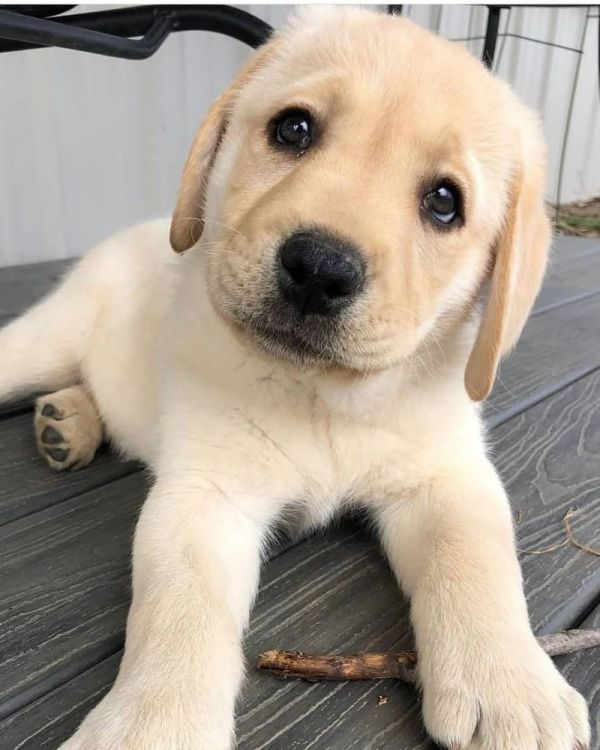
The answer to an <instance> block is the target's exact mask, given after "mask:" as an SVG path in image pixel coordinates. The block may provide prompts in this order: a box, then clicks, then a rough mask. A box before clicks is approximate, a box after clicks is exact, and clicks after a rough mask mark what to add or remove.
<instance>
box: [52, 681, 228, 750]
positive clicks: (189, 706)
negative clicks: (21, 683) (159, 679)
mask: <svg viewBox="0 0 600 750" xmlns="http://www.w3.org/2000/svg"><path fill="white" fill-rule="evenodd" d="M178 698H179V701H178V700H174V699H172V698H171V697H169V696H168V695H163V694H161V693H160V691H158V692H157V694H150V695H144V694H140V693H137V691H136V689H135V688H131V687H129V686H125V688H124V689H123V691H122V692H121V691H119V690H118V689H116V688H113V690H111V692H110V693H108V695H106V696H105V697H104V699H103V700H102V701H101V702H100V703H99V704H98V705H97V706H96V708H94V709H93V710H92V711H91V712H90V713H89V714H88V715H87V717H86V718H85V720H84V721H83V723H82V724H81V726H80V727H79V729H78V730H77V731H76V732H75V734H74V735H73V736H72V737H71V738H70V739H69V740H67V741H66V742H65V743H64V744H62V745H61V746H60V748H59V750H231V748H232V747H233V744H234V742H233V712H232V713H231V715H230V716H225V715H223V711H222V710H221V707H220V706H218V705H216V704H213V706H214V711H212V710H208V706H209V704H210V698H209V699H207V700H205V701H202V700H201V699H199V700H198V701H197V703H189V702H187V701H186V700H185V698H184V699H183V700H181V698H182V696H181V695H180V696H178ZM202 709H204V711H203V710H202Z"/></svg>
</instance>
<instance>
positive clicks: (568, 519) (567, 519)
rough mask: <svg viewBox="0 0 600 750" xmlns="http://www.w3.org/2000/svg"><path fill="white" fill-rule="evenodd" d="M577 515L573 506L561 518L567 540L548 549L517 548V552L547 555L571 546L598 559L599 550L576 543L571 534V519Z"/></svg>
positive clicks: (576, 509) (573, 535)
mask: <svg viewBox="0 0 600 750" xmlns="http://www.w3.org/2000/svg"><path fill="white" fill-rule="evenodd" d="M577 513H578V508H575V507H574V506H573V507H571V508H569V510H568V511H567V512H566V513H565V515H564V517H563V524H564V527H565V534H566V535H567V538H566V539H564V540H563V541H562V542H557V543H556V544H552V545H550V546H549V547H544V548H542V549H519V548H517V552H520V553H522V554H524V555H547V554H548V552H554V551H555V550H557V549H560V548H561V547H566V546H567V544H572V545H573V547H577V549H580V550H582V551H583V552H587V553H588V555H596V556H597V557H600V550H598V549H594V547H589V546H588V545H587V544H583V543H582V542H579V541H577V539H576V538H575V534H574V533H573V529H572V528H571V518H573V516H575V515H577Z"/></svg>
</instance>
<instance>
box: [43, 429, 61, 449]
mask: <svg viewBox="0 0 600 750" xmlns="http://www.w3.org/2000/svg"><path fill="white" fill-rule="evenodd" d="M62 442H63V436H62V434H61V433H60V432H59V431H58V430H56V429H54V427H52V426H51V425H48V426H47V427H44V431H43V432H42V443H48V444H49V445H56V443H62Z"/></svg>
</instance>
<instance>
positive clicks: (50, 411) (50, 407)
mask: <svg viewBox="0 0 600 750" xmlns="http://www.w3.org/2000/svg"><path fill="white" fill-rule="evenodd" d="M55 414H56V407H55V406H54V404H44V408H43V409H42V416H44V417H53V416H54V415H55Z"/></svg>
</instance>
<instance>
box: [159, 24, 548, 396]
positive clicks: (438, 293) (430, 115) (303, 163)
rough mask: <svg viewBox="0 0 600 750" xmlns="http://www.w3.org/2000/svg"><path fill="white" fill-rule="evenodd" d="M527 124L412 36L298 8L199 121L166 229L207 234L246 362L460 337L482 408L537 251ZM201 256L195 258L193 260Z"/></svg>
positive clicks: (391, 360)
mask: <svg viewBox="0 0 600 750" xmlns="http://www.w3.org/2000/svg"><path fill="white" fill-rule="evenodd" d="M543 186H544V148H543V142H542V138H541V135H540V129H539V125H538V123H537V121H536V118H535V117H534V116H533V115H532V113H530V112H529V111H528V110H527V109H526V108H525V107H524V106H523V105H521V104H520V103H519V101H518V100H517V99H516V97H515V96H514V95H513V94H512V92H511V91H510V90H509V88H508V87H507V86H506V85H504V84H503V83H501V82H500V81H498V80H496V79H494V78H493V77H492V76H491V75H490V74H489V73H488V72H487V71H486V70H485V68H484V67H483V66H482V65H481V64H480V63H479V62H478V61H477V60H475V59H474V58H473V57H471V56H470V55H469V54H468V53H467V52H466V51H464V50H463V49H462V48H460V47H458V46H457V45H455V44H453V43H451V42H447V41H445V40H442V39H440V38H439V37H436V36H434V35H432V34H429V33H428V32H426V31H424V30H422V29H420V28H419V27H417V26H415V25H414V24H412V23H410V22H409V21H407V20H405V19H402V18H398V17H390V16H384V15H379V14H375V13H371V12H368V11H363V10H356V9H354V10H349V11H348V10H346V11H340V10H337V11H327V12H324V11H315V10H312V11H311V12H309V13H308V14H305V15H303V16H301V17H299V18H297V19H296V20H295V21H293V22H292V23H291V24H290V25H289V26H288V27H287V28H285V29H284V30H283V31H282V32H280V33H279V34H277V35H275V37H274V38H273V39H272V40H271V41H270V42H269V43H268V44H266V45H265V46H264V47H262V48H261V49H259V50H258V51H257V52H256V54H255V55H254V56H253V58H252V59H251V60H250V63H249V64H248V65H247V67H246V68H245V69H244V70H243V71H242V73H241V74H240V76H239V77H238V79H237V80H236V81H235V82H234V83H233V84H232V86H231V87H230V89H229V90H228V91H226V92H225V93H224V94H223V95H222V96H221V98H220V99H219V100H218V101H217V102H216V103H215V104H214V105H213V107H212V109H211V110H210V112H209V113H208V115H207V117H206V119H205V121H204V123H203V124H202V126H201V128H200V130H199V132H198V135H197V136H196V139H195V141H194V144H193V146H192V150H191V153H190V155H189V157H188V160H187V163H186V166H185V169H184V174H183V180H182V185H181V188H180V193H179V198H178V203H177V207H176V210H175V214H174V217H173V222H172V226H171V243H172V245H173V247H174V249H175V250H177V251H183V250H186V249H188V248H190V247H191V246H193V245H195V244H196V243H197V242H198V240H199V239H200V237H201V236H202V239H203V243H201V245H202V244H205V245H206V248H205V250H204V252H205V253H206V267H207V278H208V288H209V294H210V297H211V300H212V303H213V305H214V306H215V308H216V310H217V311H218V313H219V314H220V315H222V316H223V317H224V318H225V319H226V320H228V321H229V322H230V323H231V324H232V325H233V326H234V327H235V328H236V329H237V330H238V331H239V332H240V333H241V335H243V336H245V337H247V339H248V341H250V342H253V343H254V344H255V345H256V346H258V347H259V348H261V349H263V350H265V351H267V352H269V353H270V354H271V355H272V354H275V355H276V356H278V357H282V358H285V359H288V360H292V361H295V362H297V363H299V364H308V365H311V366H313V367H314V366H316V367H323V368H338V369H344V370H348V371H354V372H367V371H373V370H380V369H383V368H386V367H390V366H392V365H395V364H397V363H399V362H402V361H403V360H405V359H407V358H410V357H411V355H415V353H416V352H418V350H419V348H420V347H422V346H426V345H427V342H428V341H430V339H431V338H432V337H433V336H436V337H437V341H438V343H439V340H440V337H442V338H443V336H444V335H445V333H446V332H448V331H450V330H453V329H455V328H456V327H457V326H460V325H461V324H462V323H463V322H464V321H466V320H467V319H469V318H470V317H471V316H472V314H473V311H474V307H475V305H476V302H477V299H478V297H479V295H480V293H481V290H482V287H483V286H484V282H485V281H487V280H489V282H490V283H489V289H488V293H487V302H486V304H485V309H484V311H483V314H482V317H481V322H480V325H479V332H478V334H477V337H476V340H475V343H474V345H473V347H472V350H471V354H470V357H469V360H468V364H467V365H466V375H465V382H466V387H467V390H468V392H469V394H470V395H471V397H472V398H474V399H477V400H479V399H482V398H485V396H487V394H488V393H489V391H490V389H491V387H492V384H493V380H494V376H495V373H496V369H497V365H498V361H499V359H500V357H501V356H502V355H503V354H504V353H505V352H506V351H507V350H508V349H510V348H511V347H512V346H513V345H514V343H515V342H516V340H517V338H518V336H519V334H520V332H521V329H522V327H523V325H524V323H525V319H526V317H527V315H528V313H529V310H530V308H531V305H532V304H533V301H534V299H535V296H536V294H537V292H538V289H539V286H540V283H541V279H542V275H543V271H544V267H545V260H546V255H547V249H548V245H549V237H550V230H549V222H548V220H547V218H546V216H545V214H544V207H543ZM198 252H202V249H199V250H198Z"/></svg>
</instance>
